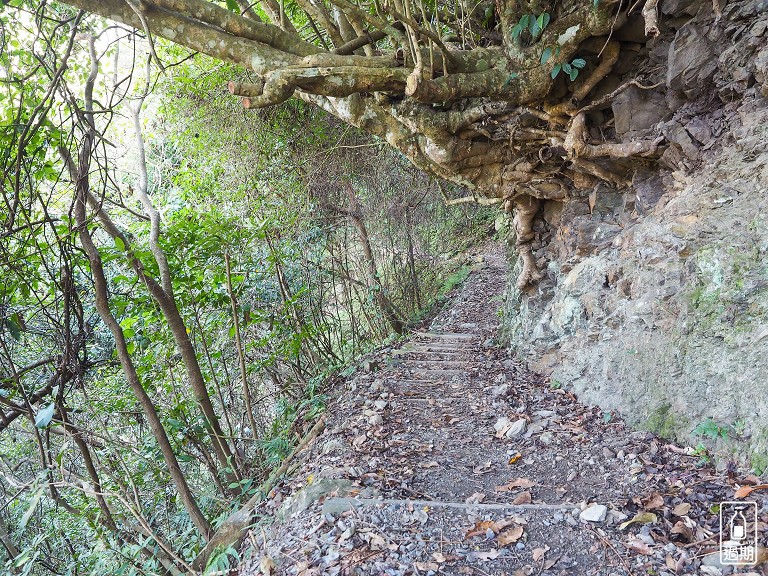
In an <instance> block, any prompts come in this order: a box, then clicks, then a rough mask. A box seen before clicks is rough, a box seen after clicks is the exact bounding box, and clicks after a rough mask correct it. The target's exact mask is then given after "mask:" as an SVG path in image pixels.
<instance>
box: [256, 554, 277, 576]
mask: <svg viewBox="0 0 768 576" xmlns="http://www.w3.org/2000/svg"><path fill="white" fill-rule="evenodd" d="M274 569H275V562H274V561H273V560H272V558H270V557H269V556H262V557H261V562H259V570H261V573H262V574H263V575H264V576H272V571H273V570H274Z"/></svg>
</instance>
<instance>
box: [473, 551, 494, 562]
mask: <svg viewBox="0 0 768 576" xmlns="http://www.w3.org/2000/svg"><path fill="white" fill-rule="evenodd" d="M467 557H468V558H472V559H474V560H480V562H485V561H486V560H495V559H496V558H498V557H499V551H498V550H495V549H494V550H487V551H482V552H470V553H469V554H468V555H467Z"/></svg>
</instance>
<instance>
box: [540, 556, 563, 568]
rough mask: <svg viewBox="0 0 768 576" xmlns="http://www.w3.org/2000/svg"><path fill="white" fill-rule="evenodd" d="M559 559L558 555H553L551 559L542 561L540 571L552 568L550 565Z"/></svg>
mask: <svg viewBox="0 0 768 576" xmlns="http://www.w3.org/2000/svg"><path fill="white" fill-rule="evenodd" d="M559 561H560V556H555V557H554V558H552V559H551V560H547V561H546V562H544V568H542V571H544V570H549V569H550V568H552V566H554V565H555V564H557V563H558V562H559Z"/></svg>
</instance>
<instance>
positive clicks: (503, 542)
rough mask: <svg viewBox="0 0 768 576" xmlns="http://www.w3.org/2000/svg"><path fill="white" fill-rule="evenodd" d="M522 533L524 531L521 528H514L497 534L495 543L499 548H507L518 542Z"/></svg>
mask: <svg viewBox="0 0 768 576" xmlns="http://www.w3.org/2000/svg"><path fill="white" fill-rule="evenodd" d="M523 532H524V530H523V527H522V526H515V527H514V528H510V529H509V530H505V531H504V532H502V533H501V534H499V535H498V536H497V537H496V541H497V542H498V543H499V546H507V545H508V544H513V543H515V542H517V541H518V540H520V538H522V536H523Z"/></svg>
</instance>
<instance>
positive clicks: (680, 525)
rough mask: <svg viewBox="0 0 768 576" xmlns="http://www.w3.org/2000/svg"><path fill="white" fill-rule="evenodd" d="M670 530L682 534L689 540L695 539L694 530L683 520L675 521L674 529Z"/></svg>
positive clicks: (672, 532)
mask: <svg viewBox="0 0 768 576" xmlns="http://www.w3.org/2000/svg"><path fill="white" fill-rule="evenodd" d="M669 532H670V534H680V535H681V536H682V537H683V538H685V540H687V541H688V542H692V541H693V530H692V529H691V528H690V527H689V526H686V524H685V522H683V521H679V522H677V523H675V525H674V526H672V530H670V531H669Z"/></svg>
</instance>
